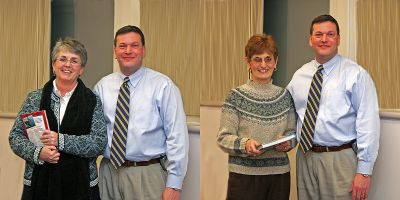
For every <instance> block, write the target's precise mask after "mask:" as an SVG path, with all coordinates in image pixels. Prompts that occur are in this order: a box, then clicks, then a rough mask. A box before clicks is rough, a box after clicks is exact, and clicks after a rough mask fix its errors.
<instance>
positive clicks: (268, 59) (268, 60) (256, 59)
mask: <svg viewBox="0 0 400 200" xmlns="http://www.w3.org/2000/svg"><path fill="white" fill-rule="evenodd" d="M251 60H252V61H253V62H255V63H257V64H261V63H262V62H263V61H264V62H265V63H266V64H272V63H273V62H274V59H273V58H272V57H271V56H267V57H264V58H262V57H258V56H255V57H253V58H251Z"/></svg>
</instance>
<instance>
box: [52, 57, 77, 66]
mask: <svg viewBox="0 0 400 200" xmlns="http://www.w3.org/2000/svg"><path fill="white" fill-rule="evenodd" d="M57 61H58V62H60V63H61V64H63V65H66V64H67V63H68V62H69V63H71V65H73V66H77V65H80V64H81V62H80V61H79V59H78V58H70V59H68V58H66V57H60V58H57Z"/></svg>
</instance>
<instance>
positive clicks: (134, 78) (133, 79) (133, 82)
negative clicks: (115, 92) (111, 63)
mask: <svg viewBox="0 0 400 200" xmlns="http://www.w3.org/2000/svg"><path fill="white" fill-rule="evenodd" d="M145 69H146V68H145V67H143V66H142V67H140V68H139V69H138V70H137V71H136V72H135V73H133V74H132V75H130V76H129V86H132V87H133V88H136V86H137V85H138V83H139V81H140V79H142V77H143V75H144V73H145ZM119 77H120V78H121V80H122V82H123V81H124V78H125V77H126V76H125V75H124V74H123V73H121V72H119Z"/></svg>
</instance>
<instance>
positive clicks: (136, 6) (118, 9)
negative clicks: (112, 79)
mask: <svg viewBox="0 0 400 200" xmlns="http://www.w3.org/2000/svg"><path fill="white" fill-rule="evenodd" d="M126 25H134V26H137V27H140V0H115V1H114V34H115V32H117V30H118V29H120V28H121V27H123V26H126ZM114 57H115V56H114ZM116 71H119V65H118V62H117V60H116V59H114V63H113V72H116Z"/></svg>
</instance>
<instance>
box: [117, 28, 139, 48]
mask: <svg viewBox="0 0 400 200" xmlns="http://www.w3.org/2000/svg"><path fill="white" fill-rule="evenodd" d="M125 33H137V34H139V35H140V41H141V42H142V45H143V46H145V40H144V34H143V32H142V30H140V28H139V27H137V26H132V25H127V26H124V27H122V28H120V29H118V31H117V32H116V33H115V37H114V47H115V46H116V45H117V36H118V35H122V34H125Z"/></svg>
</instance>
